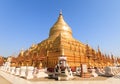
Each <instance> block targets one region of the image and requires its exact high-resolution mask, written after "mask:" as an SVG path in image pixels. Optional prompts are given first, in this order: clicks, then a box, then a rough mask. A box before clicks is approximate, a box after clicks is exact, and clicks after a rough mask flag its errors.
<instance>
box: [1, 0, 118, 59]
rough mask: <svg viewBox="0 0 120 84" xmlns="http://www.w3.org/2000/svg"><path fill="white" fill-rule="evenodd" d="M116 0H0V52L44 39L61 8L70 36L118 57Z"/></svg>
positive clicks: (9, 52) (15, 50)
mask: <svg viewBox="0 0 120 84" xmlns="http://www.w3.org/2000/svg"><path fill="white" fill-rule="evenodd" d="M119 4H120V0H0V55H2V56H10V55H17V53H18V52H19V51H20V50H21V49H22V48H23V49H27V48H29V47H30V46H31V45H32V44H37V43H39V42H41V41H42V40H44V39H46V38H47V37H48V35H49V30H50V28H51V27H52V25H53V24H54V23H55V22H56V20H57V17H58V15H59V11H60V10H62V12H63V16H64V19H65V21H66V22H67V23H68V24H69V26H70V27H71V28H72V31H73V36H74V38H76V39H78V40H79V41H81V42H83V43H88V44H89V45H90V46H91V47H93V48H94V49H97V46H98V45H99V47H100V49H101V51H102V52H103V53H106V54H111V53H113V54H114V55H115V56H119V57H120V38H119V37H120V5H119Z"/></svg>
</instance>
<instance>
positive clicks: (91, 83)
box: [0, 71, 120, 84]
mask: <svg viewBox="0 0 120 84" xmlns="http://www.w3.org/2000/svg"><path fill="white" fill-rule="evenodd" d="M1 78H2V81H3V82H1V81H0V84H1V83H2V84H56V83H57V84H63V83H65V84H120V73H119V74H117V75H116V76H114V77H109V78H107V79H106V80H86V79H85V80H84V79H82V80H77V81H75V80H74V81H30V80H26V79H23V78H20V77H18V76H14V75H11V74H8V73H5V72H3V71H0V80H1ZM4 78H5V79H6V80H5V79H4ZM7 80H8V81H7Z"/></svg>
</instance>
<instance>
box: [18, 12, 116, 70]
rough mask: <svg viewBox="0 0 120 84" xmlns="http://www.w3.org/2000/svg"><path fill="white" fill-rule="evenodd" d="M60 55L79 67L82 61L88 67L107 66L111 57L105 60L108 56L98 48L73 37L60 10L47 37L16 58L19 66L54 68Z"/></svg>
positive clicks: (71, 65) (71, 64)
mask: <svg viewBox="0 0 120 84" xmlns="http://www.w3.org/2000/svg"><path fill="white" fill-rule="evenodd" d="M60 56H65V57H67V63H68V64H69V66H70V67H79V66H80V64H84V63H85V64H87V65H88V67H100V66H101V67H103V66H107V65H106V64H107V62H109V63H111V65H112V59H109V60H111V61H106V60H108V58H106V56H104V55H103V54H102V53H101V52H100V50H99V49H98V51H96V50H94V49H92V48H91V47H90V46H89V45H87V44H83V43H81V42H80V41H78V40H76V39H74V38H73V36H72V30H71V28H70V26H69V25H68V24H67V23H66V22H65V21H64V18H63V15H62V12H60V14H59V17H58V19H57V21H56V23H55V24H54V25H53V26H52V27H51V29H50V32H49V37H48V38H47V39H46V40H43V41H42V42H40V43H38V44H37V45H32V46H31V47H30V48H29V49H28V50H26V51H24V52H23V51H22V52H20V54H19V56H18V57H17V60H18V64H19V66H20V65H21V64H22V65H25V66H26V65H27V66H31V65H32V66H35V67H39V66H40V67H47V68H54V67H55V65H56V64H57V63H58V57H60ZM113 60H114V59H113ZM109 63H108V64H109ZM22 65H21V66H22Z"/></svg>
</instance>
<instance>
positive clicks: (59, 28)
mask: <svg viewBox="0 0 120 84" xmlns="http://www.w3.org/2000/svg"><path fill="white" fill-rule="evenodd" d="M60 34H62V35H64V36H65V37H68V38H71V37H72V30H71V28H70V27H69V26H68V24H67V23H66V22H65V21H64V19H63V15H62V13H61V12H60V14H59V17H58V20H57V21H56V23H55V24H54V25H53V26H52V28H51V29H50V33H49V37H50V38H51V37H52V38H55V37H57V36H59V35H60Z"/></svg>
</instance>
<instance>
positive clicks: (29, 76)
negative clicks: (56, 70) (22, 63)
mask: <svg viewBox="0 0 120 84" xmlns="http://www.w3.org/2000/svg"><path fill="white" fill-rule="evenodd" d="M33 71H34V67H33V66H28V67H27V71H26V78H27V79H33V78H34V76H33Z"/></svg>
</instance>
